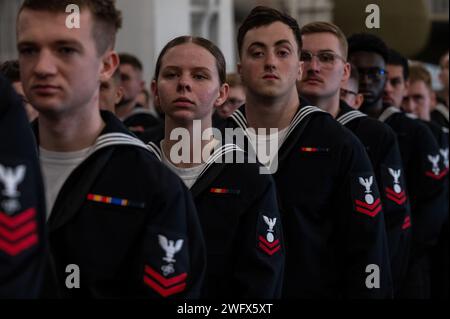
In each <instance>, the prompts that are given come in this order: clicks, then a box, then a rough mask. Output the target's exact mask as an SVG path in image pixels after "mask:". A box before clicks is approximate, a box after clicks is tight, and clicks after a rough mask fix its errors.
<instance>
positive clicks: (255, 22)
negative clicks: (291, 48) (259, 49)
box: [237, 6, 302, 56]
mask: <svg viewBox="0 0 450 319" xmlns="http://www.w3.org/2000/svg"><path fill="white" fill-rule="evenodd" d="M277 21H279V22H282V23H284V24H285V25H287V26H288V27H289V28H291V30H292V32H293V33H294V37H295V40H296V41H297V45H298V51H299V52H300V50H301V49H302V36H301V34H300V27H299V25H298V23H297V21H296V20H295V19H294V18H293V17H291V16H290V15H288V14H285V13H282V12H280V11H278V10H276V9H273V8H269V7H264V6H258V7H255V8H254V9H253V10H252V11H251V12H250V14H249V15H248V16H247V18H245V20H244V22H243V23H242V25H241V26H240V28H239V31H238V37H237V45H238V50H239V56H241V53H242V52H241V51H242V46H243V44H244V37H245V35H246V34H247V32H248V31H249V30H251V29H255V28H258V27H262V26H266V25H269V24H272V23H274V22H277Z"/></svg>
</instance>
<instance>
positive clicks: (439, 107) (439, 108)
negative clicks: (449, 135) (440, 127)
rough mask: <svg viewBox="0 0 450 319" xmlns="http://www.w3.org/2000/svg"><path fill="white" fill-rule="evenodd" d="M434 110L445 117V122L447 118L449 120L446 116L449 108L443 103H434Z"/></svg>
mask: <svg viewBox="0 0 450 319" xmlns="http://www.w3.org/2000/svg"><path fill="white" fill-rule="evenodd" d="M435 110H436V111H438V112H439V113H441V114H442V115H443V116H444V117H445V119H446V120H447V122H448V120H449V119H448V117H449V110H448V108H446V107H445V105H444V104H442V103H439V104H438V105H436V109H435Z"/></svg>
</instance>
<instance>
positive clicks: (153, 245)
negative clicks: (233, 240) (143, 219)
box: [142, 165, 206, 299]
mask: <svg viewBox="0 0 450 319" xmlns="http://www.w3.org/2000/svg"><path fill="white" fill-rule="evenodd" d="M161 170H162V171H163V172H162V174H161V175H160V178H161V184H159V185H158V187H159V188H160V190H159V192H158V193H157V195H156V196H155V198H154V200H155V201H156V203H157V204H156V205H155V207H154V213H153V214H152V215H153V217H152V219H151V221H149V222H148V226H147V228H146V234H145V238H144V254H143V258H144V262H143V265H142V266H143V269H142V270H143V276H142V280H143V284H144V287H145V288H144V291H145V293H144V295H145V296H146V297H149V298H177V299H195V298H199V297H200V296H201V291H202V289H203V280H204V275H205V267H206V251H205V243H204V240H203V234H202V231H201V228H200V223H199V220H198V215H197V211H196V208H195V204H194V202H193V199H192V197H191V194H190V192H189V191H188V190H187V188H186V187H185V186H184V185H183V184H182V182H181V180H179V179H178V177H176V176H175V175H174V174H173V173H171V172H169V171H168V170H167V169H166V168H165V167H162V165H161Z"/></svg>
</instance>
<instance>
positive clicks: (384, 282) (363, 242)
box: [337, 136, 392, 299]
mask: <svg viewBox="0 0 450 319" xmlns="http://www.w3.org/2000/svg"><path fill="white" fill-rule="evenodd" d="M342 157H343V158H342V160H343V161H342V163H344V164H343V165H344V167H343V169H342V173H343V175H342V179H343V180H344V183H343V185H341V187H340V192H339V194H338V200H337V209H339V208H340V212H339V214H338V216H339V218H338V223H339V224H340V225H339V227H338V229H339V230H338V231H339V232H340V234H339V236H338V237H337V238H338V240H342V242H341V243H340V244H339V246H340V247H341V249H342V251H341V252H340V253H339V255H340V256H338V258H342V259H341V260H342V262H341V266H342V267H343V269H342V271H343V273H344V276H343V279H342V280H343V283H342V285H343V286H344V287H345V289H343V290H344V294H345V295H344V296H343V297H345V298H357V299H359V298H362V299H370V298H389V297H391V296H392V279H391V270H390V264H389V253H388V247H387V238H386V231H385V225H384V215H383V210H382V204H381V199H380V195H379V190H378V186H377V182H376V179H375V176H374V173H373V170H372V165H371V164H370V161H369V158H368V155H367V153H366V151H365V149H364V147H363V146H362V145H361V143H360V142H359V141H358V140H357V139H356V138H354V137H353V136H351V137H350V139H349V140H348V143H347V144H346V149H344V150H343V152H342ZM339 238H340V239H339Z"/></svg>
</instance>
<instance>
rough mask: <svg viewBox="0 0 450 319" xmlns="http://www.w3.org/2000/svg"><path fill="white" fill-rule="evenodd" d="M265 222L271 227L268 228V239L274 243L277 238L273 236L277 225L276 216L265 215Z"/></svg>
mask: <svg viewBox="0 0 450 319" xmlns="http://www.w3.org/2000/svg"><path fill="white" fill-rule="evenodd" d="M263 219H264V222H265V223H266V224H267V226H269V229H268V230H267V234H266V239H267V241H268V242H269V243H273V241H274V240H275V237H274V236H273V232H274V230H273V228H274V227H275V224H276V223H277V219H276V218H269V217H267V216H264V215H263Z"/></svg>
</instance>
